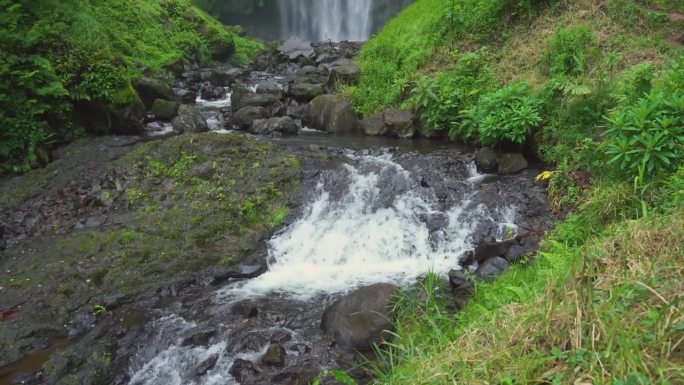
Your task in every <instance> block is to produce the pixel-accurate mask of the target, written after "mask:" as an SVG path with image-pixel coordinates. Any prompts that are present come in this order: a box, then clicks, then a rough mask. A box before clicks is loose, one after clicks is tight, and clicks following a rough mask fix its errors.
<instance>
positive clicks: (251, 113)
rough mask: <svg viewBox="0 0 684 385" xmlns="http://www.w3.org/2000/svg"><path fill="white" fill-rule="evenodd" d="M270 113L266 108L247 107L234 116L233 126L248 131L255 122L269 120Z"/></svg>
mask: <svg viewBox="0 0 684 385" xmlns="http://www.w3.org/2000/svg"><path fill="white" fill-rule="evenodd" d="M268 116H269V114H268V111H267V110H266V109H265V108H264V107H245V108H242V109H240V110H238V111H237V112H236V113H235V114H233V119H232V121H231V122H232V124H233V126H235V127H238V128H240V129H243V130H244V129H248V128H250V127H251V126H252V123H253V122H254V121H255V120H260V119H266V118H268Z"/></svg>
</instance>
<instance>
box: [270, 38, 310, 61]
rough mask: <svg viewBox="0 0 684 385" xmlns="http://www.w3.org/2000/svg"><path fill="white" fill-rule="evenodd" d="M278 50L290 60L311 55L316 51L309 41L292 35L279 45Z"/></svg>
mask: <svg viewBox="0 0 684 385" xmlns="http://www.w3.org/2000/svg"><path fill="white" fill-rule="evenodd" d="M278 52H279V53H280V54H281V55H283V56H285V57H286V58H287V59H289V60H295V59H297V58H299V57H300V56H303V57H309V56H311V55H312V54H313V53H314V48H313V47H312V46H311V43H309V42H306V41H304V40H302V39H299V38H297V37H291V38H289V39H287V40H285V42H284V43H283V44H282V45H281V46H280V47H278Z"/></svg>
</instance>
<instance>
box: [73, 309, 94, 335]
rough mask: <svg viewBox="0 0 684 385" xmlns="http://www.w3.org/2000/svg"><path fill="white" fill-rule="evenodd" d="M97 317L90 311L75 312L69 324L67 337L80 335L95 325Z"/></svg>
mask: <svg viewBox="0 0 684 385" xmlns="http://www.w3.org/2000/svg"><path fill="white" fill-rule="evenodd" d="M95 322H97V317H95V315H93V314H92V313H80V314H77V315H76V316H75V317H74V318H73V320H72V322H71V325H69V338H74V337H76V336H79V335H81V334H82V333H83V332H84V331H87V330H90V329H91V328H92V327H93V326H95Z"/></svg>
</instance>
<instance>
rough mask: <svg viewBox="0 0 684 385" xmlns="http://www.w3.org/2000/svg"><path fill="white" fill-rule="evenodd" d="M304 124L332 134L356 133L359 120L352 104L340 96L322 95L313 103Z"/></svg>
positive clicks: (305, 116) (307, 111)
mask: <svg viewBox="0 0 684 385" xmlns="http://www.w3.org/2000/svg"><path fill="white" fill-rule="evenodd" d="M302 122H303V123H304V124H305V125H307V126H308V127H311V128H315V129H317V130H323V131H327V132H330V133H351V132H354V131H356V128H357V123H358V122H357V119H356V114H355V113H354V109H353V108H352V105H351V103H350V102H349V101H348V100H346V99H345V98H343V97H341V96H339V95H321V96H318V97H316V98H315V99H314V100H312V101H311V103H310V104H309V107H308V108H307V110H306V113H305V114H304V116H303V117H302Z"/></svg>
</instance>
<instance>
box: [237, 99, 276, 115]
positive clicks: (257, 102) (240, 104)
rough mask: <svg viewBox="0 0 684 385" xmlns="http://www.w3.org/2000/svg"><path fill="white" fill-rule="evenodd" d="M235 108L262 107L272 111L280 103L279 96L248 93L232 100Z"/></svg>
mask: <svg viewBox="0 0 684 385" xmlns="http://www.w3.org/2000/svg"><path fill="white" fill-rule="evenodd" d="M234 103H235V105H234V106H235V110H234V111H239V110H241V109H243V108H245V107H264V108H266V109H267V110H268V111H269V112H271V113H272V111H273V110H274V109H277V108H278V106H279V105H281V104H282V103H280V98H279V97H277V96H276V95H271V94H250V95H247V96H245V97H244V98H242V99H240V100H236V101H234Z"/></svg>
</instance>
